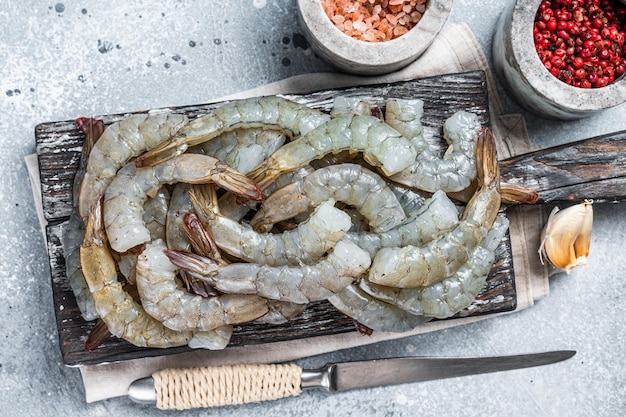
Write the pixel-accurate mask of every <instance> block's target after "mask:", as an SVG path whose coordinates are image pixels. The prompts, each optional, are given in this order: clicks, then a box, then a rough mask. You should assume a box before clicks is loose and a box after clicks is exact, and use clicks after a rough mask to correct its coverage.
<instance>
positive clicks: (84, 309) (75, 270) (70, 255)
mask: <svg viewBox="0 0 626 417" xmlns="http://www.w3.org/2000/svg"><path fill="white" fill-rule="evenodd" d="M74 123H75V124H76V126H77V127H78V128H79V130H80V131H81V132H83V133H84V134H85V141H84V143H83V149H82V151H81V155H80V160H79V163H78V169H77V171H76V174H75V176H74V181H73V185H72V213H71V215H70V218H69V220H68V222H67V224H65V226H64V227H63V235H62V244H63V253H64V254H65V271H66V272H65V273H66V275H67V277H68V280H69V283H70V287H71V288H72V292H73V293H74V297H75V298H76V304H77V306H78V309H79V310H80V313H81V316H82V317H83V319H84V320H85V321H92V320H95V319H97V318H98V317H99V316H98V312H97V311H96V306H95V304H94V301H93V297H92V296H91V292H90V291H89V287H88V286H87V283H86V282H85V277H84V276H83V271H82V270H81V267H80V246H81V244H82V241H83V237H84V235H85V223H84V221H83V218H82V217H81V216H80V214H79V212H78V201H79V196H80V194H79V190H80V184H81V182H82V180H83V178H84V176H85V170H86V167H87V160H88V158H89V154H90V153H91V150H92V149H93V147H94V145H95V144H96V143H97V141H98V140H99V139H100V138H101V137H102V133H103V132H104V130H105V126H104V122H103V121H102V120H97V119H91V118H86V117H82V118H78V119H76V120H75V121H74Z"/></svg>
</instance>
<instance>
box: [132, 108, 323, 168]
mask: <svg viewBox="0 0 626 417" xmlns="http://www.w3.org/2000/svg"><path fill="white" fill-rule="evenodd" d="M329 118H330V116H329V115H327V114H324V113H322V112H320V111H318V110H314V109H312V108H310V107H307V106H305V105H304V104H299V103H296V102H294V101H291V100H287V99H285V98H282V97H277V96H267V97H255V98H249V99H243V100H235V101H231V102H228V103H225V104H222V105H221V106H220V107H217V108H216V109H214V110H213V111H211V112H210V113H208V114H206V115H204V116H201V117H198V118H197V119H194V120H192V121H191V122H189V123H188V124H187V125H185V127H184V128H182V129H181V130H180V131H179V132H178V133H177V134H176V135H175V136H173V137H171V138H170V139H169V140H167V141H166V142H163V143H162V144H161V145H160V146H158V147H156V148H154V149H152V150H150V151H148V152H146V153H145V154H144V155H142V156H140V157H139V158H137V161H136V163H137V166H151V165H155V164H157V163H159V162H163V161H165V160H167V159H169V158H171V157H173V156H176V155H179V154H180V153H182V152H184V151H185V150H186V149H187V148H188V147H190V146H194V145H198V144H200V143H203V142H206V141H208V140H211V139H213V138H215V137H216V136H219V135H221V134H222V133H224V132H228V131H230V130H234V129H239V128H251V127H263V128H265V129H273V130H278V131H280V132H282V133H284V134H286V135H287V136H289V137H291V138H293V137H298V136H300V135H303V134H305V133H307V132H308V131H310V130H311V129H313V128H315V127H316V126H319V125H320V124H323V123H325V122H326V121H327V120H328V119H329Z"/></svg>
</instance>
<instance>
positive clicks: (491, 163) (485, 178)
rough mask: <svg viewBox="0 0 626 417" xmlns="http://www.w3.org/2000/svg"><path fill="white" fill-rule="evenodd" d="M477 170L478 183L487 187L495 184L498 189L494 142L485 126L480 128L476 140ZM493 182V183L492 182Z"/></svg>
mask: <svg viewBox="0 0 626 417" xmlns="http://www.w3.org/2000/svg"><path fill="white" fill-rule="evenodd" d="M476 149H477V150H478V151H477V153H476V159H477V162H478V164H477V167H476V168H477V171H478V178H479V180H480V179H482V181H481V182H480V185H481V186H483V187H489V186H491V185H495V187H496V188H497V189H498V191H499V190H500V164H499V163H498V154H497V152H496V142H495V140H494V138H493V134H492V133H491V130H490V129H489V128H487V127H485V128H483V129H481V131H480V132H479V134H478V140H477V142H476ZM494 183H495V184H494Z"/></svg>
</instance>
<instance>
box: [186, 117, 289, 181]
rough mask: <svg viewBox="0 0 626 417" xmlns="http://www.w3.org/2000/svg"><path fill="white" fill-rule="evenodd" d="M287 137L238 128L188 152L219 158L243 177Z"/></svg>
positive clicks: (280, 134)
mask: <svg viewBox="0 0 626 417" xmlns="http://www.w3.org/2000/svg"><path fill="white" fill-rule="evenodd" d="M285 140H287V135H285V134H284V133H282V132H279V131H276V130H268V129H265V128H262V127H257V128H247V129H246V128H240V129H236V130H232V131H229V132H224V133H222V134H221V135H219V136H217V137H216V138H214V139H212V140H209V141H207V142H204V143H201V144H199V145H196V146H194V147H192V148H191V149H189V151H188V152H194V153H196V152H197V153H203V154H205V155H209V156H212V157H214V158H217V159H219V160H220V161H222V162H223V163H225V164H227V165H229V166H231V167H232V168H234V169H236V170H237V171H239V172H241V173H242V174H247V173H248V172H250V171H251V170H252V169H253V168H254V167H256V166H257V165H259V164H260V163H261V162H263V161H264V160H265V158H267V157H268V156H270V155H271V154H272V153H273V152H274V151H275V150H276V149H278V148H280V147H281V146H282V145H283V144H284V143H285Z"/></svg>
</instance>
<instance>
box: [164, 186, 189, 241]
mask: <svg viewBox="0 0 626 417" xmlns="http://www.w3.org/2000/svg"><path fill="white" fill-rule="evenodd" d="M190 190H191V184H186V183H184V182H179V183H177V184H176V185H174V188H173V189H172V198H171V199H170V204H169V206H168V208H167V221H166V225H165V242H166V243H167V247H168V248H170V249H175V250H190V243H189V239H188V238H187V234H186V233H185V227H184V225H183V216H184V215H185V213H191V212H192V211H193V204H192V203H191V197H190V196H189V191H190Z"/></svg>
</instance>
